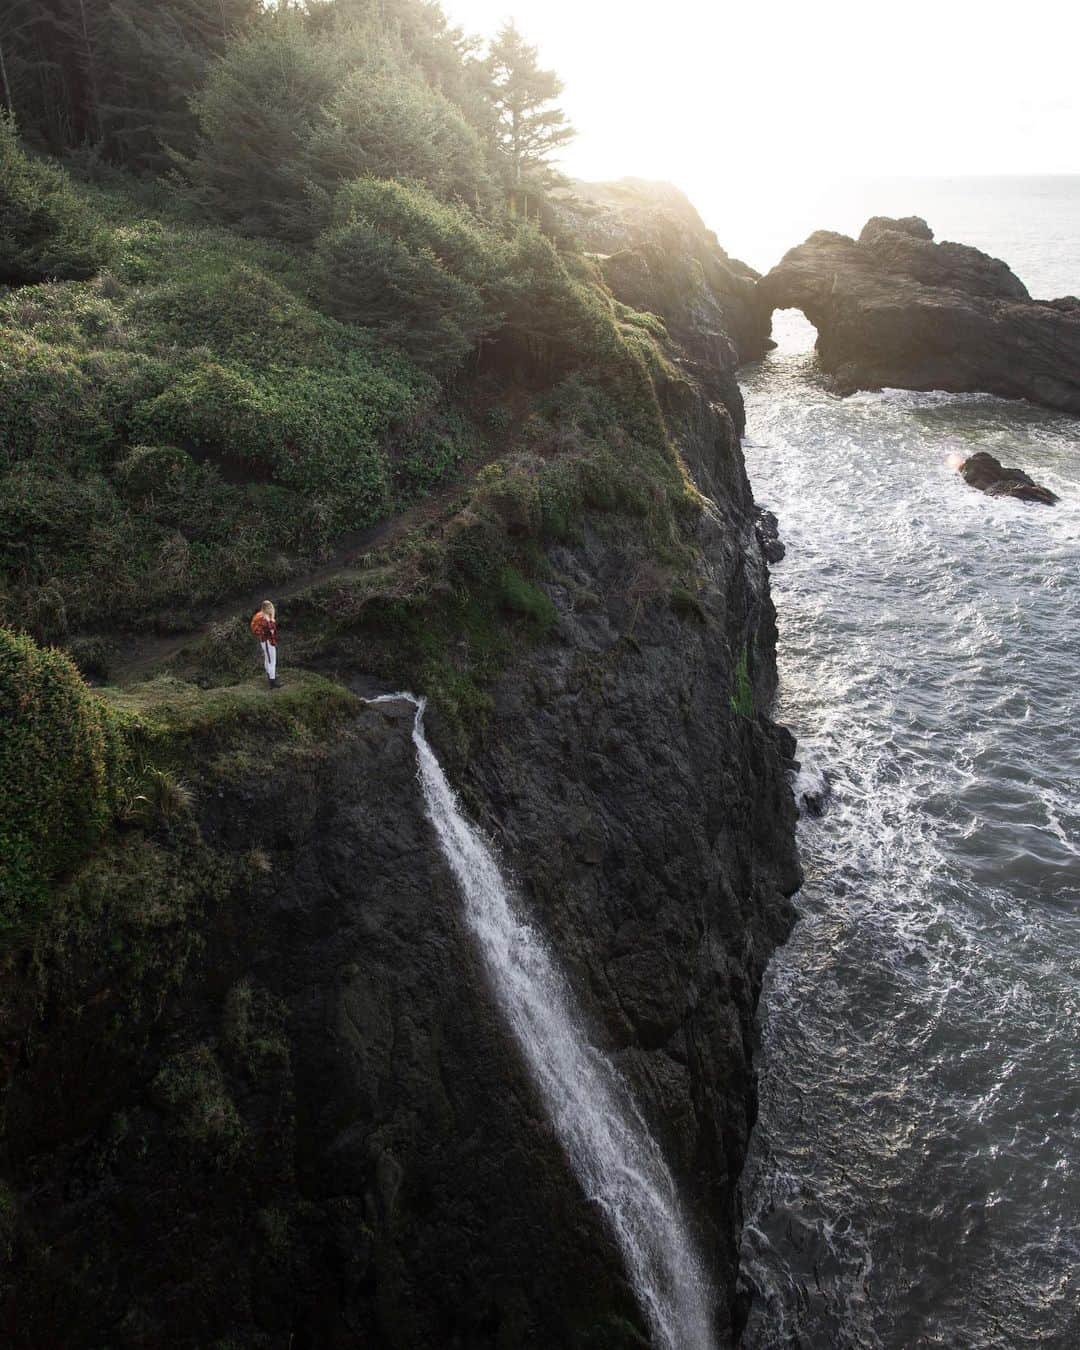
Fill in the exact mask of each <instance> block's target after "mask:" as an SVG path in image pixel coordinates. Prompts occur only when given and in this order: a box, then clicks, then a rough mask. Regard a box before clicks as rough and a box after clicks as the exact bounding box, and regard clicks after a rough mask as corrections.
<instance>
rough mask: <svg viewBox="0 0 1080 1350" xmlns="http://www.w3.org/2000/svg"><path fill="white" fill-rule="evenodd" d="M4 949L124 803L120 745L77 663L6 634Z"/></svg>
mask: <svg viewBox="0 0 1080 1350" xmlns="http://www.w3.org/2000/svg"><path fill="white" fill-rule="evenodd" d="M0 708H2V709H3V710H4V716H5V718H10V721H9V723H8V725H7V726H6V727H5V729H4V734H3V735H2V736H0V783H2V784H3V792H2V793H0V859H2V860H3V864H2V866H0V943H3V942H5V941H6V940H7V939H8V938H9V937H10V936H11V934H12V932H13V931H17V930H18V928H19V926H20V925H21V924H23V923H25V922H26V921H27V920H30V919H32V918H33V917H34V914H35V912H36V910H37V909H38V908H39V907H40V905H41V903H42V901H43V898H44V896H45V893H46V887H47V883H48V882H50V881H51V880H52V879H53V878H54V877H56V876H57V875H59V874H60V873H62V872H64V871H66V870H67V869H69V868H71V867H72V866H73V865H74V864H75V863H77V862H79V861H81V859H82V858H83V857H84V856H85V855H86V854H87V853H88V852H89V850H90V849H91V848H92V847H93V845H94V844H95V843H96V842H97V841H98V840H99V839H100V837H101V835H102V833H103V832H104V830H105V828H106V827H107V826H108V825H109V824H110V823H111V821H112V818H113V814H114V812H115V810H116V807H117V805H118V801H119V791H120V782H121V776H122V767H123V748H122V737H121V734H120V729H119V725H118V723H117V720H116V718H115V717H114V716H113V715H112V714H111V713H110V711H109V710H108V709H107V708H106V706H105V705H104V704H103V703H101V702H100V700H99V699H97V698H95V697H94V695H93V694H91V693H90V691H89V690H88V689H87V688H86V686H85V685H84V684H83V682H82V680H81V679H80V678H79V673H78V671H77V670H76V669H75V667H74V665H73V664H72V662H71V660H70V659H69V658H68V657H66V656H64V655H63V654H62V653H60V652H57V651H47V650H42V648H40V647H38V646H37V645H36V644H35V643H34V642H33V641H31V639H30V638H28V637H25V636H20V635H18V634H14V633H9V632H6V631H5V630H4V629H2V628H0Z"/></svg>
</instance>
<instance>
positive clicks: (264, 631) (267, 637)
mask: <svg viewBox="0 0 1080 1350" xmlns="http://www.w3.org/2000/svg"><path fill="white" fill-rule="evenodd" d="M251 631H252V632H253V633H254V634H255V636H256V637H257V638H258V639H259V641H260V642H269V644H270V646H271V647H276V646H277V620H276V619H268V618H267V617H266V615H265V614H264V613H263V612H262V610H259V611H258V612H257V613H255V614H253V615H252V616H251Z"/></svg>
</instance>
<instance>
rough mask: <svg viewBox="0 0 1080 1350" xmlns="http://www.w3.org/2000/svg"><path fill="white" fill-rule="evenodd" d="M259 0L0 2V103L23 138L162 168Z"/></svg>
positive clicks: (186, 136) (188, 131) (188, 137)
mask: <svg viewBox="0 0 1080 1350" xmlns="http://www.w3.org/2000/svg"><path fill="white" fill-rule="evenodd" d="M260 11H261V5H260V0H157V3H155V4H152V5H151V4H147V3H146V0H3V3H2V4H0V62H2V69H0V98H2V99H3V101H4V102H5V103H6V105H7V107H8V110H9V111H12V112H14V113H15V114H16V116H17V117H18V118H19V124H20V126H21V128H22V130H23V134H24V135H25V136H26V137H27V139H28V140H30V141H32V142H34V143H35V144H37V145H38V146H39V147H41V148H44V149H47V150H49V151H51V152H52V153H54V154H60V153H62V152H63V151H65V150H71V149H75V148H80V147H86V148H90V149H93V150H95V151H96V152H98V153H99V154H101V155H103V156H104V157H105V158H107V159H109V160H112V161H114V162H116V163H120V164H126V165H130V166H133V167H136V168H141V169H146V168H161V167H162V166H163V165H164V164H165V155H164V151H163V145H165V144H168V145H174V146H177V147H179V148H181V149H183V148H190V146H191V144H192V143H193V140H194V131H195V123H194V118H193V116H192V113H191V110H190V107H189V99H190V97H191V95H192V94H193V93H194V92H195V91H196V90H197V89H198V88H199V87H200V85H201V84H202V83H203V81H204V79H205V77H206V72H207V69H208V67H209V65H210V63H211V62H212V61H213V60H214V59H215V58H216V57H217V56H220V55H221V53H222V52H223V51H224V49H225V46H226V44H227V42H228V41H229V39H230V38H231V37H232V35H233V34H234V33H237V32H239V31H240V30H241V29H243V28H244V27H245V26H246V25H247V24H249V23H250V22H251V21H252V19H254V18H255V16H256V15H258V14H259V13H260Z"/></svg>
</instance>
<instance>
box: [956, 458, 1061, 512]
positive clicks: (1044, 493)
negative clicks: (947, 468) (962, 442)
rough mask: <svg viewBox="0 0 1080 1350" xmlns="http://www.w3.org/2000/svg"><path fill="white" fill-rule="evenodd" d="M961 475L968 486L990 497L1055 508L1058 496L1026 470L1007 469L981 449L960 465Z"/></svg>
mask: <svg viewBox="0 0 1080 1350" xmlns="http://www.w3.org/2000/svg"><path fill="white" fill-rule="evenodd" d="M960 476H961V477H962V478H963V480H964V482H965V483H967V484H968V486H969V487H973V488H978V489H979V491H980V492H985V493H986V495H987V496H988V497H1015V498H1017V500H1019V501H1022V502H1039V503H1040V504H1041V505H1043V506H1053V505H1054V503H1055V502H1056V501H1057V500H1058V498H1057V494H1056V493H1053V492H1051V491H1050V489H1049V488H1045V487H1043V486H1042V484H1041V483H1036V481H1035V480H1034V478H1032V477H1031V476H1030V475H1029V474H1026V473H1025V472H1024V471H1023V469H1011V468H1006V467H1005V466H1004V465H1003V464H1002V463H1001V461H1000V460H999V459H996V458H995V457H994V456H993V455H991V454H988V453H987V452H986V451H985V450H980V451H978V452H977V453H976V454H974V455H970V456H969V457H968V458H967V459H965V460H964V462H963V464H961V465H960Z"/></svg>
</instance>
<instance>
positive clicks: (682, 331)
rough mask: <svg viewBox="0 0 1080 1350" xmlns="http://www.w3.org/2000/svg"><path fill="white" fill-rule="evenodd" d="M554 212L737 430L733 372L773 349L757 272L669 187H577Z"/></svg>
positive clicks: (632, 181) (739, 419) (739, 413)
mask: <svg viewBox="0 0 1080 1350" xmlns="http://www.w3.org/2000/svg"><path fill="white" fill-rule="evenodd" d="M561 214H562V215H563V217H564V219H566V220H567V221H568V222H569V223H570V224H571V225H572V227H573V229H574V231H575V233H576V234H577V235H578V237H580V238H581V239H582V241H583V243H584V245H585V247H586V248H588V249H590V250H592V251H593V252H594V253H595V254H596V256H597V257H598V258H599V259H600V262H601V266H602V269H603V272H604V277H605V280H606V281H607V283H608V285H609V286H610V287H611V289H612V290H613V291H614V292H615V294H616V295H617V296H618V297H619V299H620V300H621V301H622V302H623V303H624V304H627V305H631V306H632V307H633V308H634V309H641V310H647V311H648V312H650V313H652V314H658V315H660V317H661V318H663V320H664V322H665V324H666V325H667V329H668V333H669V336H670V338H671V342H672V348H673V351H674V352H675V354H676V355H677V357H678V359H679V361H680V364H681V365H682V366H683V368H685V369H686V370H687V371H689V372H690V373H691V374H692V375H693V377H694V380H695V382H696V384H697V386H698V388H699V389H700V390H701V391H702V392H703V393H704V394H705V395H706V397H707V398H708V399H711V400H712V401H714V402H719V403H723V404H724V405H725V406H726V407H727V408H728V409H729V411H730V412H731V415H732V418H733V419H734V421H735V423H736V426H737V429H738V431H739V433H740V434H741V433H742V430H743V421H744V418H743V405H742V394H741V393H740V392H739V386H738V384H737V382H736V380H735V371H736V369H737V368H738V366H740V365H741V364H742V363H743V362H745V361H753V360H756V359H757V358H758V357H759V356H761V355H762V354H763V353H764V352H765V351H766V350H767V349H768V348H769V347H771V346H772V345H773V344H772V342H771V341H770V339H769V316H768V315H767V314H763V313H762V312H761V309H760V306H759V305H758V303H757V299H756V293H755V286H754V283H755V282H756V280H757V278H758V273H757V272H755V271H754V270H753V268H751V267H748V266H747V265H746V264H745V263H743V262H739V261H738V259H736V258H731V257H729V256H728V254H727V253H726V252H725V251H724V249H723V248H721V247H720V244H719V241H718V240H717V238H716V235H715V234H714V233H713V232H712V230H710V229H708V228H707V226H706V225H705V223H704V221H703V220H702V219H701V217H700V216H699V215H698V213H697V211H696V209H695V208H694V206H693V205H692V204H691V202H690V201H689V200H688V198H687V197H686V196H684V194H683V193H682V192H680V191H679V189H678V188H676V187H673V186H672V185H671V184H670V183H652V182H648V181H645V180H642V179H638V178H626V179H622V180H621V181H619V182H616V183H581V182H577V183H574V184H573V187H572V191H571V193H570V194H569V195H568V197H567V199H566V200H565V202H564V203H563V204H562V207H561Z"/></svg>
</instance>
